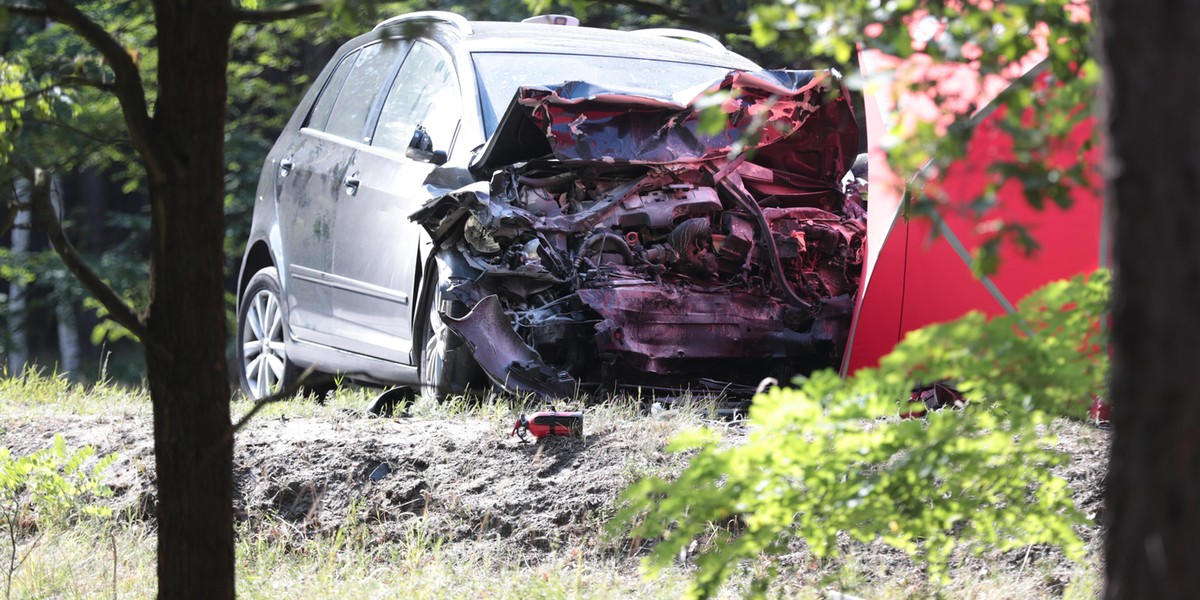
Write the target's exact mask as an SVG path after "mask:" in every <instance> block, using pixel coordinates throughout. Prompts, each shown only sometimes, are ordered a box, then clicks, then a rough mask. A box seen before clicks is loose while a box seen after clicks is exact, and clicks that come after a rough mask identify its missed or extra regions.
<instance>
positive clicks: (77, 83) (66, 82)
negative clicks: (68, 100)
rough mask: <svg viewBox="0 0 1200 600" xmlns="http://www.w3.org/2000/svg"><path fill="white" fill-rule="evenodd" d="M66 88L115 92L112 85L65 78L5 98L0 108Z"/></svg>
mask: <svg viewBox="0 0 1200 600" xmlns="http://www.w3.org/2000/svg"><path fill="white" fill-rule="evenodd" d="M64 87H68V88H77V87H90V88H95V89H98V90H104V91H108V92H111V91H113V84H111V83H107V82H104V81H99V80H96V79H86V78H82V77H67V78H64V79H63V80H62V81H58V82H55V83H51V84H50V85H47V86H43V87H41V88H38V89H36V90H33V91H32V92H28V93H26V94H24V95H22V96H17V97H15V98H5V99H3V100H0V106H7V105H10V104H16V103H17V102H23V101H25V100H29V99H30V98H36V97H38V96H41V95H42V94H45V93H46V92H51V91H54V90H55V89H57V88H64Z"/></svg>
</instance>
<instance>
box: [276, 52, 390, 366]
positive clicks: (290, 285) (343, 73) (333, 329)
mask: <svg viewBox="0 0 1200 600" xmlns="http://www.w3.org/2000/svg"><path fill="white" fill-rule="evenodd" d="M405 47H406V43H402V42H399V41H394V40H385V41H382V42H376V43H373V44H369V45H366V46H364V47H363V48H361V49H359V50H356V51H354V52H352V53H350V54H347V55H346V57H345V58H343V59H342V61H341V62H340V63H339V64H338V66H337V67H336V69H335V70H334V72H333V74H332V75H331V76H330V78H329V82H328V83H327V84H326V86H325V89H324V90H322V93H321V96H320V97H319V98H318V99H317V101H316V103H315V104H314V105H313V110H312V113H311V114H310V115H309V118H308V119H307V121H306V123H305V126H304V127H303V128H302V129H301V130H300V134H299V135H298V136H296V138H295V141H294V142H293V146H292V147H291V148H289V151H288V152H287V153H286V154H285V155H284V157H283V158H282V159H281V161H280V172H279V178H278V179H277V181H278V183H277V186H278V195H279V196H278V197H279V204H280V221H281V223H280V225H281V228H282V229H283V235H284V244H285V248H284V256H285V259H286V261H287V263H288V264H287V269H286V275H285V279H286V282H285V289H286V292H287V296H288V300H287V302H288V308H289V311H288V314H289V319H290V321H291V323H290V325H291V330H292V335H293V337H295V338H297V339H300V340H305V341H310V342H315V343H319V344H329V343H331V342H332V341H333V340H335V339H337V337H338V330H339V329H340V325H339V323H338V322H337V319H336V318H335V315H334V313H333V310H332V299H331V296H332V291H333V290H335V289H337V286H338V285H339V282H338V280H337V278H336V277H335V276H334V275H333V259H334V250H335V243H334V232H335V222H336V219H337V205H338V203H339V202H340V201H341V199H342V198H344V197H345V196H346V191H345V190H346V189H347V182H348V179H350V177H349V176H350V174H351V171H350V167H351V165H352V163H353V160H354V156H355V154H356V153H357V152H358V151H359V150H360V149H361V148H363V147H364V146H365V144H364V143H363V142H364V129H365V127H366V123H367V118H368V116H370V114H371V110H372V108H373V104H374V101H375V98H376V97H377V96H378V94H379V91H380V89H381V88H382V87H383V83H384V81H385V80H387V79H388V77H389V76H391V75H392V74H393V73H394V68H395V65H396V63H397V61H398V59H399V58H400V56H401V55H402V54H403V51H404V49H405Z"/></svg>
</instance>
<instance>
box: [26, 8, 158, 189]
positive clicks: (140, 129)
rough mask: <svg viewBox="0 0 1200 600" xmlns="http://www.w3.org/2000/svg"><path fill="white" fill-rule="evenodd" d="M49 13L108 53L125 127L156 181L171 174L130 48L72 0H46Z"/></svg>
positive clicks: (148, 172) (106, 57) (105, 57)
mask: <svg viewBox="0 0 1200 600" xmlns="http://www.w3.org/2000/svg"><path fill="white" fill-rule="evenodd" d="M43 1H44V2H45V4H46V10H47V12H48V14H49V16H50V17H51V18H53V19H55V20H57V21H60V22H62V23H64V24H66V25H67V26H68V27H70V28H71V29H73V30H74V31H75V33H77V34H79V36H80V37H82V38H83V39H84V40H85V41H87V42H88V43H89V44H91V45H92V47H93V48H95V49H96V50H97V51H98V52H100V54H102V55H103V56H104V60H105V62H107V63H108V65H109V66H110V67H111V68H112V70H113V73H114V74H115V75H116V81H115V82H114V84H113V90H114V91H115V92H116V95H117V101H118V102H120V103H121V113H122V114H123V115H124V116H125V126H126V127H127V128H128V129H129V137H130V139H131V140H132V142H133V147H134V148H135V149H136V150H137V152H138V154H139V155H141V157H142V160H143V162H145V163H146V173H147V175H149V176H150V178H151V179H152V180H154V181H160V180H162V179H163V178H164V177H165V175H166V174H167V173H168V169H167V165H166V164H164V163H163V161H164V160H165V157H167V156H169V154H168V153H167V152H164V151H161V149H160V148H158V147H157V146H159V143H158V139H157V136H156V135H155V134H154V129H153V127H152V125H151V122H150V110H149V107H148V106H147V104H146V92H145V90H143V89H142V75H141V73H140V72H139V71H138V66H137V63H135V62H134V61H133V57H132V56H130V54H129V51H128V49H127V48H125V46H122V45H121V43H120V42H118V41H117V39H116V38H114V37H113V36H112V35H111V34H109V33H108V32H107V31H105V30H104V28H103V27H101V26H100V25H99V24H98V23H96V22H95V21H93V20H91V19H90V18H88V16H87V15H85V14H83V12H81V11H80V10H79V9H78V8H76V7H75V6H74V5H73V4H72V3H71V2H70V0H43Z"/></svg>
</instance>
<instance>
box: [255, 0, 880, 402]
mask: <svg viewBox="0 0 1200 600" xmlns="http://www.w3.org/2000/svg"><path fill="white" fill-rule="evenodd" d="M554 20H555V19H545V18H543V19H542V21H554ZM557 20H560V21H567V20H569V18H561V17H560V18H558V19H557ZM706 107H707V108H706ZM857 145H858V127H857V124H856V123H855V120H854V115H853V113H852V111H851V108H850V105H849V102H848V101H847V98H846V95H845V94H844V92H843V89H842V86H841V84H840V81H839V80H838V78H837V76H836V73H833V72H825V71H764V70H762V69H761V68H760V67H759V66H758V65H756V64H754V63H753V62H751V61H749V60H747V59H745V58H743V57H741V56H738V55H736V54H733V53H731V52H729V51H727V50H725V49H724V48H723V47H721V45H720V44H719V43H718V42H717V41H716V40H713V39H712V38H709V37H707V36H703V35H701V34H696V33H693V32H686V31H678V30H651V31H635V32H623V31H606V30H596V29H589V28H584V27H577V26H571V25H570V24H567V25H554V24H542V23H485V22H468V21H466V20H465V19H463V18H462V17H460V16H458V15H454V14H450V13H442V12H425V13H414V14H410V15H403V16H401V17H397V18H394V19H389V20H387V21H384V22H383V23H381V24H380V25H379V26H378V27H376V28H375V30H373V31H371V32H370V33H367V34H364V35H361V36H359V37H357V38H355V39H353V40H351V41H350V42H348V43H346V44H345V45H344V46H342V48H341V49H340V50H338V52H337V54H336V55H335V56H334V57H333V59H332V61H331V62H330V63H329V65H328V66H327V67H326V68H325V69H324V71H323V72H322V73H321V75H320V76H319V77H318V78H317V79H316V81H315V83H314V85H313V87H312V89H311V90H309V92H308V93H307V94H306V95H305V97H304V99H303V100H302V101H301V103H300V105H299V106H298V107H297V109H296V112H295V114H294V115H293V116H292V118H291V120H290V121H289V122H288V124H287V126H286V128H285V130H284V131H283V133H282V134H281V135H280V137H279V139H278V141H277V142H276V143H275V146H274V147H273V148H272V150H271V152H270V154H269V155H268V156H267V159H266V161H265V163H264V165H263V171H262V176H261V179H260V182H259V187H258V196H257V198H256V205H255V212H254V221H253V226H252V229H251V233H250V238H249V240H248V243H247V248H246V254H245V258H244V260H243V263H242V270H241V274H240V277H239V288H238V289H239V302H238V304H239V306H238V333H237V336H238V341H239V344H238V353H239V364H240V367H241V373H242V375H241V378H242V386H243V389H244V391H245V392H246V394H247V395H249V396H251V397H255V398H261V397H264V396H266V395H269V394H271V393H273V392H275V391H277V390H279V389H280V388H281V387H282V386H286V385H288V384H291V383H295V379H296V378H297V377H298V376H299V374H300V373H301V372H302V371H303V370H305V369H306V368H312V369H314V370H315V371H316V372H317V373H318V374H321V375H325V376H332V375H335V374H337V375H342V376H345V377H349V378H351V379H355V380H360V381H364V382H368V383H377V384H408V385H420V386H421V388H422V390H423V391H424V392H426V393H429V394H434V395H444V394H450V393H461V392H463V391H465V390H467V389H468V388H474V389H484V388H487V387H490V386H493V385H498V386H503V387H506V388H509V389H519V390H524V391H529V392H534V393H538V394H542V395H547V396H562V395H573V394H577V393H581V392H589V393H590V392H597V391H615V390H621V389H629V388H637V389H641V390H643V391H648V390H658V389H672V390H678V389H682V388H690V389H693V390H695V389H699V388H717V389H723V390H727V391H728V390H735V391H736V390H739V389H744V386H747V385H753V384H754V383H756V382H758V381H759V380H760V379H761V378H763V377H766V376H788V375H790V374H793V373H796V372H803V371H809V370H812V369H814V368H819V367H825V366H830V365H836V364H837V363H838V361H839V360H840V357H841V353H842V351H843V349H844V347H845V343H846V332H847V331H848V326H849V320H850V316H851V313H852V310H853V304H854V298H855V296H856V293H857V288H858V278H859V274H860V271H861V265H862V240H863V230H864V210H863V208H864V206H863V201H862V199H861V198H860V197H859V196H858V195H857V194H856V193H854V191H853V189H851V190H849V191H847V190H846V189H844V188H843V186H842V184H841V181H842V179H843V176H844V175H845V173H846V172H847V171H848V169H849V168H850V166H851V164H852V163H853V162H854V159H855V156H856V153H857Z"/></svg>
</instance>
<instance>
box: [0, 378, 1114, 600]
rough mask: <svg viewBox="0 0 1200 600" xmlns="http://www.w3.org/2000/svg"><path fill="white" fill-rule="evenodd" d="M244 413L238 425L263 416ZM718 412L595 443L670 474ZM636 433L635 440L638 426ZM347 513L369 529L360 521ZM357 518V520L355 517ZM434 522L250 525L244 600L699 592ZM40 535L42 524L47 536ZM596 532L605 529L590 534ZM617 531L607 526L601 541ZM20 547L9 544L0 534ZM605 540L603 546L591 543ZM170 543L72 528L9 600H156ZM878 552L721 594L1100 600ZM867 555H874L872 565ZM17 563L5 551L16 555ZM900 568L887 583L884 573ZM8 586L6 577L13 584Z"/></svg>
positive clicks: (1081, 576)
mask: <svg viewBox="0 0 1200 600" xmlns="http://www.w3.org/2000/svg"><path fill="white" fill-rule="evenodd" d="M375 393H377V391H376V390H369V389H362V388H354V387H347V388H344V389H341V390H339V391H338V392H337V393H336V394H334V395H333V396H332V397H330V398H329V399H328V400H327V401H326V402H325V403H323V404H318V403H317V402H315V401H312V400H311V399H297V400H295V401H290V402H282V403H277V404H274V405H271V406H268V407H266V408H265V409H264V410H263V411H262V412H261V413H259V416H258V417H257V418H258V419H260V420H266V419H273V418H281V417H287V418H305V417H309V418H331V419H349V418H353V419H359V418H362V417H363V414H364V411H365V407H366V406H367V404H368V403H369V402H370V400H371V398H372V397H373V396H374V394H375ZM582 404H583V402H582V401H576V402H572V403H563V404H561V405H559V406H558V408H559V409H562V410H574V409H577V408H581V407H582ZM251 406H252V404H251V403H250V402H248V401H246V400H242V399H239V400H235V401H234V402H233V403H232V405H231V409H232V412H233V414H234V417H235V418H237V416H239V415H240V414H243V413H244V412H245V411H247V410H249V409H250V408H251ZM712 408H713V405H712V403H711V402H710V401H707V400H704V399H700V398H695V399H686V400H685V401H684V402H681V403H679V404H678V405H677V406H676V407H675V409H673V410H669V411H665V412H662V413H659V414H655V415H649V416H648V415H643V414H642V412H641V408H640V406H639V403H637V402H634V401H621V400H618V401H611V402H605V403H600V404H596V405H592V406H589V407H588V408H587V416H586V419H587V422H586V430H587V432H588V434H589V435H591V434H598V435H600V434H603V435H607V434H617V435H621V434H623V435H629V433H628V432H630V431H636V434H637V438H636V444H635V445H634V447H633V450H632V451H631V452H630V453H629V455H628V456H627V457H626V458H625V459H624V460H625V462H624V463H623V464H622V469H621V471H622V474H621V478H622V479H623V480H625V481H627V482H632V481H633V480H635V479H636V478H638V477H641V476H645V475H652V474H660V472H659V471H660V470H661V466H656V464H661V445H662V443H663V442H665V441H666V440H667V439H669V438H670V436H671V435H672V434H673V433H675V432H677V431H679V430H680V429H682V428H684V427H688V426H693V425H696V424H698V423H700V422H702V421H703V420H705V416H706V415H708V414H711V411H712ZM528 410H531V409H530V408H529V407H528V403H527V402H526V401H525V399H521V398H512V397H495V396H493V397H490V398H487V399H485V400H484V401H482V402H478V401H467V400H464V399H461V398H460V399H452V400H451V401H449V402H445V403H436V402H433V401H431V400H429V399H420V400H418V401H417V402H416V403H415V404H414V405H413V407H412V408H411V413H412V415H413V417H414V418H435V417H436V418H461V417H471V418H480V419H486V420H487V421H488V422H491V423H495V424H496V427H497V431H498V433H504V434H507V427H508V425H506V424H509V423H512V421H513V419H515V416H516V415H517V414H518V413H519V412H527V411H528ZM0 413H3V414H4V415H5V416H6V417H7V419H6V420H5V421H6V422H4V423H0V426H3V427H11V426H13V423H19V422H20V421H22V420H25V419H30V418H37V417H39V416H62V417H65V416H71V415H95V416H103V417H108V418H114V417H117V418H122V417H124V418H128V417H135V418H143V419H145V418H149V415H150V403H149V397H148V394H147V393H146V392H145V391H144V390H143V389H139V388H132V389H131V388H125V387H122V386H118V385H115V384H111V383H100V384H97V385H92V386H83V385H78V384H74V383H71V382H70V381H67V380H66V379H65V378H63V377H60V376H57V375H55V374H53V373H44V372H38V371H31V372H26V373H24V374H22V376H20V377H11V378H0ZM634 420H636V427H630V423H631V421H634ZM347 514H350V515H357V514H360V511H356V510H351V511H348V512H347ZM355 519H357V517H356V518H355ZM425 524H426V521H425V519H424V518H422V517H417V518H413V519H411V520H410V521H408V522H407V523H406V527H405V528H404V529H403V530H402V532H401V533H399V534H396V533H391V534H381V533H380V531H379V530H378V529H374V528H372V527H370V526H369V524H367V523H365V522H361V521H358V520H351V519H348V520H347V522H345V523H342V524H341V526H340V527H337V528H336V529H334V530H333V531H332V532H331V533H322V534H312V533H302V532H301V531H299V530H298V529H297V528H296V526H295V525H293V524H291V523H288V522H286V521H276V520H272V519H271V518H269V517H261V516H258V517H255V518H253V519H250V520H247V521H244V522H242V523H239V524H238V529H237V546H236V556H237V569H238V571H237V586H238V595H239V596H240V597H242V598H279V597H302V598H393V597H398V596H404V597H421V598H424V597H435V598H514V599H515V598H522V599H524V598H678V597H680V596H681V595H682V593H683V592H684V590H685V589H686V587H687V584H688V576H689V573H688V570H687V568H686V567H681V566H678V565H677V566H675V567H671V568H668V569H666V570H665V571H664V572H663V573H662V574H661V575H660V576H659V577H658V578H657V579H648V578H646V577H643V576H642V575H641V573H640V572H639V570H638V568H637V566H636V564H637V561H636V558H635V557H630V556H624V555H622V554H621V552H620V551H619V549H618V547H619V545H618V544H615V543H614V544H609V543H607V542H606V543H604V544H603V545H604V546H605V547H606V548H608V549H609V551H608V552H602V553H599V555H598V554H597V552H595V551H594V549H593V550H591V551H588V550H587V549H584V548H580V547H571V546H566V547H562V548H558V549H556V550H554V551H552V552H548V553H538V554H531V555H530V556H520V555H510V554H500V553H498V552H496V551H495V550H489V549H487V548H484V547H480V548H476V547H474V546H472V545H470V544H466V545H464V544H453V545H452V544H446V543H444V542H443V540H442V538H440V537H439V535H438V533H437V532H436V531H433V530H432V529H431V528H430V527H426V526H425ZM38 526H39V527H41V525H38ZM589 527H592V525H589ZM603 527H604V523H603V522H601V521H600V520H596V522H595V525H594V529H595V534H594V535H595V538H596V539H597V540H599V539H601V537H602V536H603V535H605V534H604V532H603ZM0 537H4V538H7V535H4V536H0ZM590 542H591V540H589V543H590ZM155 543H156V536H155V530H154V527H153V525H152V524H147V523H145V522H142V521H138V520H133V519H129V518H125V517H121V516H116V517H112V518H108V519H91V520H86V521H82V522H79V523H77V524H75V525H74V526H72V527H70V528H67V529H61V530H60V529H43V530H42V531H40V532H36V533H35V532H27V533H26V534H25V535H24V536H23V537H22V538H21V542H20V544H21V547H20V549H19V550H20V551H19V553H18V554H19V556H25V557H26V558H25V559H24V562H22V563H21V565H20V567H19V568H18V569H17V571H16V573H15V576H14V580H13V586H12V589H11V590H8V592H9V594H8V597H11V598H147V597H152V596H153V595H154V593H155V583H156V582H155V577H156V575H155V566H154V552H155ZM871 552H872V550H871V549H870V548H869V547H857V546H856V547H852V548H850V549H849V550H848V551H847V552H846V554H844V555H843V556H842V557H841V558H838V559H836V560H813V559H811V558H805V557H806V556H807V554H806V553H805V552H804V551H803V550H801V551H800V552H799V553H798V554H797V555H796V556H792V557H790V558H789V559H788V560H785V561H782V562H767V561H759V562H756V563H754V564H746V565H744V569H743V572H742V573H741V574H740V575H739V577H738V578H736V579H735V581H734V582H732V583H730V584H728V585H727V586H726V587H725V588H724V591H723V595H724V596H727V597H740V596H741V595H742V594H743V593H744V592H745V591H746V589H747V587H746V586H747V585H748V582H749V580H750V579H751V578H752V577H753V576H754V575H755V574H756V573H761V572H762V571H763V570H764V569H766V568H770V567H776V568H779V570H780V578H779V580H778V581H777V583H776V585H775V588H774V589H773V594H774V595H775V596H777V597H787V598H821V597H824V595H825V593H824V592H825V590H827V589H836V590H839V591H841V592H844V593H847V594H851V595H853V596H858V597H862V598H923V597H929V596H931V595H935V594H940V595H942V596H944V597H953V598H979V599H990V598H1037V597H1057V596H1061V597H1065V598H1072V599H1081V598H1094V597H1096V596H1097V595H1098V594H1099V591H1100V588H1101V583H1102V579H1101V575H1100V565H1101V559H1100V557H1099V556H1098V555H1097V553H1098V552H1099V550H1098V549H1093V550H1092V554H1091V555H1090V556H1089V557H1088V558H1087V561H1086V563H1085V564H1084V565H1081V566H1076V567H1071V569H1073V570H1071V571H1069V572H1067V573H1061V572H1056V569H1062V568H1063V567H1062V564H1061V563H1054V562H1051V561H1044V562H1037V561H1033V562H1032V563H1031V564H1030V563H1029V562H1028V561H1019V564H1013V561H1012V559H1011V557H1008V558H1005V557H1003V556H994V557H990V558H988V557H985V558H983V559H977V560H976V561H975V562H972V563H971V566H970V567H967V566H964V565H960V566H959V568H957V569H956V570H955V571H954V575H955V577H954V580H953V582H952V583H951V584H949V585H948V586H947V587H945V588H940V589H935V588H931V587H930V586H929V584H928V583H927V582H925V581H924V579H923V577H922V576H921V573H920V571H919V569H916V568H914V567H912V566H911V565H904V566H901V567H900V568H897V569H895V570H892V568H891V567H880V566H879V565H880V564H881V563H880V561H879V560H878V557H877V556H874V555H871V554H870V553H871ZM863 553H867V554H863ZM3 554H4V555H6V554H7V552H5V553H3ZM884 569H887V570H886V571H883V570H884ZM2 582H3V580H2V579H0V583H2Z"/></svg>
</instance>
